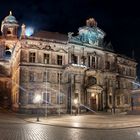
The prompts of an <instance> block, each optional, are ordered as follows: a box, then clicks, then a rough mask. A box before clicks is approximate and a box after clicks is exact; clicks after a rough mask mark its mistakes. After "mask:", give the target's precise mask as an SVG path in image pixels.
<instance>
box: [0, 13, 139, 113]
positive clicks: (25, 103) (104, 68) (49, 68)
mask: <svg viewBox="0 0 140 140" xmlns="http://www.w3.org/2000/svg"><path fill="white" fill-rule="evenodd" d="M18 27H19V25H18V22H17V20H16V18H15V17H14V16H13V15H12V12H10V14H9V16H7V17H5V18H4V20H3V21H2V24H1V33H2V35H1V37H0V100H1V104H2V105H4V106H6V107H7V106H9V107H12V109H13V110H15V111H19V112H24V113H25V112H26V113H34V112H35V111H36V108H37V107H38V106H36V105H35V103H34V97H35V96H36V95H38V94H39V95H41V102H40V104H39V108H40V110H41V111H42V112H44V113H45V112H47V113H57V112H60V113H66V112H68V113H71V112H72V110H73V108H74V106H75V104H74V99H77V101H78V108H79V109H80V111H81V112H82V111H86V110H94V111H98V110H100V111H104V110H105V111H111V110H112V109H113V111H126V110H130V108H131V90H132V89H133V84H132V81H134V80H135V78H136V65H137V63H136V62H135V60H133V59H132V58H128V57H125V56H123V55H120V54H117V53H115V52H114V51H113V49H112V45H111V44H110V43H109V44H107V45H105V43H104V37H105V35H106V34H105V32H104V31H102V30H101V29H100V28H99V27H98V26H97V22H96V21H95V20H94V19H93V18H90V19H88V20H87V21H86V26H84V27H81V28H79V31H78V35H76V36H74V35H73V33H68V35H64V34H59V33H52V32H47V31H40V32H38V33H35V34H34V35H32V36H30V37H29V36H26V33H25V32H26V26H25V25H24V24H23V25H22V26H21V33H20V36H19V37H18V35H17V31H18Z"/></svg>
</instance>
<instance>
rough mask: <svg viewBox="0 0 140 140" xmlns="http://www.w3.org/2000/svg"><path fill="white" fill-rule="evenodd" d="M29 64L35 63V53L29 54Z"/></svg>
mask: <svg viewBox="0 0 140 140" xmlns="http://www.w3.org/2000/svg"><path fill="white" fill-rule="evenodd" d="M29 62H31V63H35V52H30V53H29Z"/></svg>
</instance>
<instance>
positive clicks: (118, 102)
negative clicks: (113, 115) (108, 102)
mask: <svg viewBox="0 0 140 140" xmlns="http://www.w3.org/2000/svg"><path fill="white" fill-rule="evenodd" d="M117 105H120V96H117Z"/></svg>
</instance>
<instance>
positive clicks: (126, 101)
mask: <svg viewBox="0 0 140 140" xmlns="http://www.w3.org/2000/svg"><path fill="white" fill-rule="evenodd" d="M128 103H129V98H128V95H125V96H124V104H128Z"/></svg>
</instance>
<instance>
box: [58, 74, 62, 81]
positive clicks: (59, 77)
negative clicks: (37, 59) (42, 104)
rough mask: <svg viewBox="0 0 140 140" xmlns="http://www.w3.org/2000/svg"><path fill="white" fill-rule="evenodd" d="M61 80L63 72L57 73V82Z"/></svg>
mask: <svg viewBox="0 0 140 140" xmlns="http://www.w3.org/2000/svg"><path fill="white" fill-rule="evenodd" d="M59 80H60V81H59ZM61 81H62V73H57V82H58V83H59V82H61Z"/></svg>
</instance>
